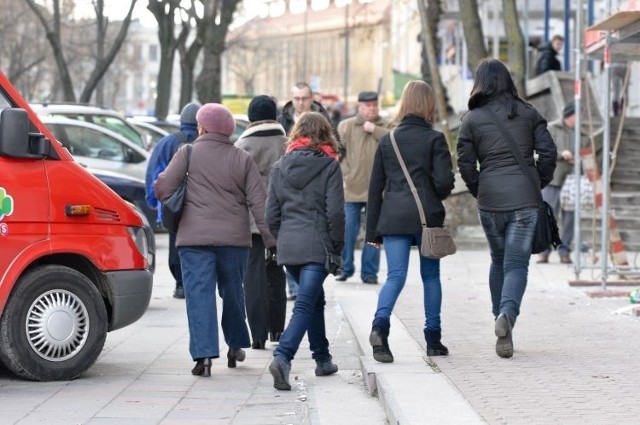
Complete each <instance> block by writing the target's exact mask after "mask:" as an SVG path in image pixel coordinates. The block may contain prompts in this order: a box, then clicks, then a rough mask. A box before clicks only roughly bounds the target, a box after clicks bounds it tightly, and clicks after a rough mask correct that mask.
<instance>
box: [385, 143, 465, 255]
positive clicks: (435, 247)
mask: <svg viewBox="0 0 640 425" xmlns="http://www.w3.org/2000/svg"><path fill="white" fill-rule="evenodd" d="M393 133H394V132H393V131H392V132H391V133H390V136H391V145H392V146H393V150H394V151H395V153H396V156H397V157H398V162H400V167H401V168H402V172H403V173H404V177H405V178H406V179H407V183H409V187H410V188H411V193H412V194H413V198H414V199H415V201H416V205H417V206H418V213H419V214H420V222H421V223H422V241H421V244H420V255H422V256H423V257H427V258H434V259H438V258H442V257H446V256H447V255H452V254H455V253H456V244H455V242H454V241H453V236H452V235H451V231H450V230H449V229H447V228H446V227H427V217H426V215H425V213H424V208H423V207H422V202H420V197H419V196H418V191H417V190H416V187H415V185H414V184H413V180H411V176H410V175H409V170H407V166H406V164H405V163H404V160H403V159H402V155H400V149H398V144H397V143H396V138H395V137H394V135H393Z"/></svg>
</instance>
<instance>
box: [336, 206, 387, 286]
mask: <svg viewBox="0 0 640 425" xmlns="http://www.w3.org/2000/svg"><path fill="white" fill-rule="evenodd" d="M366 207H367V203H366V202H345V204H344V217H345V235H344V248H343V249H342V259H343V260H344V267H343V272H342V273H343V274H344V275H345V276H348V277H351V276H353V274H354V273H355V270H356V269H355V265H354V252H355V249H356V241H357V240H358V233H360V217H361V214H362V210H364V211H365V212H366ZM378 270H380V250H379V249H376V248H374V247H372V246H370V245H368V244H365V245H364V247H363V248H362V268H361V270H360V277H361V278H362V280H365V279H367V278H371V277H375V278H377V277H378Z"/></svg>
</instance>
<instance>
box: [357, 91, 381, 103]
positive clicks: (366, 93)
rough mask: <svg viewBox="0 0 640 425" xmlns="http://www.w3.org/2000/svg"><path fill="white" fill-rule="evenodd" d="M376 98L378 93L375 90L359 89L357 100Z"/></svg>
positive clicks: (369, 100)
mask: <svg viewBox="0 0 640 425" xmlns="http://www.w3.org/2000/svg"><path fill="white" fill-rule="evenodd" d="M374 100H378V93H377V92H375V91H361V92H360V93H359V94H358V102H372V101H374Z"/></svg>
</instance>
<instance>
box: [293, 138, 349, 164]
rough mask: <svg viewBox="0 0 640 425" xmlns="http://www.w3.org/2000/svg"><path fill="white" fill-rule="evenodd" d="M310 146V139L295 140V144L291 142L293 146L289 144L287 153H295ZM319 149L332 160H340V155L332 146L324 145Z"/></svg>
mask: <svg viewBox="0 0 640 425" xmlns="http://www.w3.org/2000/svg"><path fill="white" fill-rule="evenodd" d="M310 144H311V139H310V138H308V137H301V138H299V139H296V140H294V141H293V142H291V144H289V146H287V153H288V152H291V151H294V150H296V149H304V148H308V147H309V145H310ZM318 148H319V149H320V150H322V152H324V153H325V154H327V155H328V156H330V157H331V158H333V159H335V160H336V161H337V160H338V153H337V152H334V150H333V148H332V147H331V145H327V144H323V145H319V146H318Z"/></svg>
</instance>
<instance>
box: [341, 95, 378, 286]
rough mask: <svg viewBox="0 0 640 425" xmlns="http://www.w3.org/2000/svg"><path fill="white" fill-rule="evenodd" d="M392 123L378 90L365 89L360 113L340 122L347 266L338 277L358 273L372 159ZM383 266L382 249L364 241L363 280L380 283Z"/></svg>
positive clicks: (343, 256)
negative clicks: (382, 113)
mask: <svg viewBox="0 0 640 425" xmlns="http://www.w3.org/2000/svg"><path fill="white" fill-rule="evenodd" d="M390 128H391V126H390V123H389V121H388V120H386V119H384V118H382V117H380V115H379V107H378V93H377V92H374V91H363V92H360V94H358V113H357V114H356V116H354V117H351V118H348V119H345V120H344V121H342V122H340V124H339V125H338V136H339V137H340V143H341V144H342V148H343V156H342V160H341V163H340V164H341V166H342V175H343V179H344V197H345V204H344V214H345V219H346V223H345V243H344V249H343V251H342V258H343V260H344V269H343V272H342V274H341V275H339V276H338V277H336V280H338V281H341V282H342V281H345V280H347V279H348V278H349V277H351V276H353V274H354V273H355V264H354V258H353V257H354V251H355V246H356V241H357V239H358V233H360V218H361V215H362V212H363V211H365V212H366V206H367V198H368V195H369V180H370V179H371V168H372V167H373V158H374V156H375V153H376V150H377V149H378V142H379V140H380V138H382V136H384V135H385V134H387V133H388V132H389V130H390ZM379 269H380V250H378V249H376V248H374V247H372V246H369V245H367V244H365V245H364V246H363V248H362V264H361V268H360V277H361V279H362V281H363V282H364V283H372V284H376V283H378V270H379Z"/></svg>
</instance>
